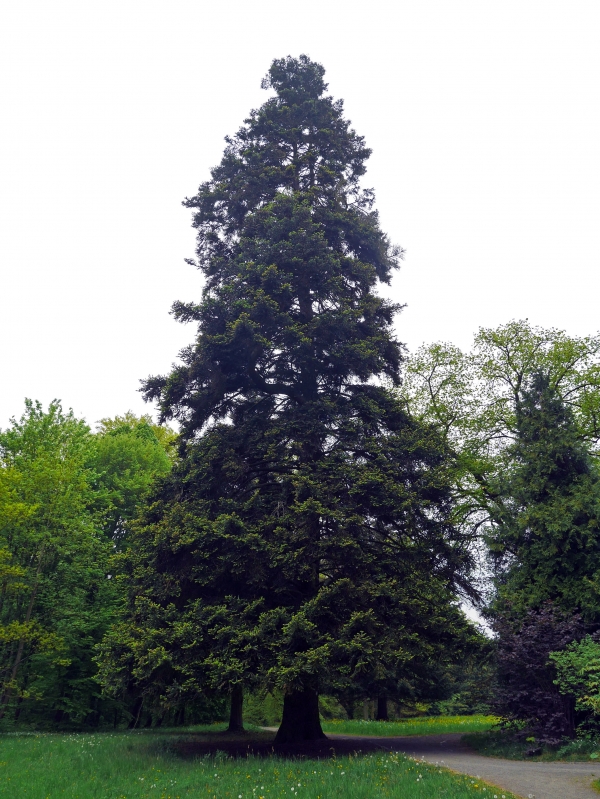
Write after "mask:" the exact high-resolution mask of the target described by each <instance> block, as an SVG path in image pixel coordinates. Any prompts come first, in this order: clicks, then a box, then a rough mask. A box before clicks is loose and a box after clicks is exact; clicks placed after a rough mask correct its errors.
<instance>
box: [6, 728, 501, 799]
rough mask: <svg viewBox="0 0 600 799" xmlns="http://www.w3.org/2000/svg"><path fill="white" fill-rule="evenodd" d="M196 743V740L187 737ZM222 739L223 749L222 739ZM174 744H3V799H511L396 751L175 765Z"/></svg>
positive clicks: (76, 739) (28, 740)
mask: <svg viewBox="0 0 600 799" xmlns="http://www.w3.org/2000/svg"><path fill="white" fill-rule="evenodd" d="M213 729H214V728H213ZM198 737H199V736H198V734H197V733H194V736H193V740H196V741H197V740H198ZM214 737H215V736H213V739H214ZM219 737H220V738H221V740H222V741H223V743H224V744H225V742H226V741H227V736H224V735H223V733H219ZM193 740H192V739H191V738H190V743H192V746H193ZM182 742H183V741H182ZM178 744H179V741H178V740H177V739H175V738H173V736H170V737H167V736H157V735H155V734H152V735H145V734H143V733H139V734H135V735H123V734H121V735H69V736H58V735H52V736H50V735H48V736H39V735H38V736H27V737H16V736H15V737H10V738H9V737H4V738H0V797H6V798H7V799H8V798H9V797H10V799H13V797H17V796H18V797H19V799H46V797H51V798H52V799H53V798H54V797H58V796H60V797H65V799H105V798H106V797H108V796H110V797H114V799H149V797H155V799H185V798H187V797H196V796H211V797H217V796H218V797H219V799H239V797H240V796H241V797H242V799H279V798H280V797H287V798H288V799H289V797H294V796H298V797H311V799H372V797H373V796H377V797H394V798H395V799H397V797H410V798H411V799H439V797H441V796H443V797H444V798H445V799H474V797H492V796H493V795H494V793H496V794H497V795H498V796H499V797H500V796H502V797H503V799H515V797H514V796H513V795H512V794H511V793H509V792H507V791H504V790H503V791H500V790H499V789H493V788H492V787H491V786H490V785H488V784H486V783H485V782H483V781H481V780H480V779H475V778H473V777H466V776H462V775H458V774H454V773H451V772H449V771H446V770H445V769H442V768H440V767H438V766H434V765H429V764H427V763H421V762H415V761H414V760H411V759H410V758H406V757H404V756H403V755H401V754H399V753H381V754H379V753H378V754H376V755H366V756H362V757H340V758H336V759H332V760H284V759H280V758H243V759H238V760H233V759H230V758H227V757H225V756H223V755H222V754H221V755H220V756H217V757H206V756H205V757H200V758H193V757H189V758H182V757H181V756H177V755H175V754H174V753H173V750H174V751H175V752H176V751H177V748H178Z"/></svg>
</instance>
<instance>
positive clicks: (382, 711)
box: [375, 696, 390, 721]
mask: <svg viewBox="0 0 600 799" xmlns="http://www.w3.org/2000/svg"><path fill="white" fill-rule="evenodd" d="M375 720H376V721H389V720H390V717H389V716H388V707H387V696H378V697H377V715H376V716H375Z"/></svg>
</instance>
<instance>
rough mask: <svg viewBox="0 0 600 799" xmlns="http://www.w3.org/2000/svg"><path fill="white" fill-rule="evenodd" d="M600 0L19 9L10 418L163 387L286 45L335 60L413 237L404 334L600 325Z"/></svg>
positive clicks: (392, 201)
mask: <svg viewBox="0 0 600 799" xmlns="http://www.w3.org/2000/svg"><path fill="white" fill-rule="evenodd" d="M599 23H600V3H598V1H597V0H593V1H590V2H584V1H582V0H564V2H552V0H544V2H542V1H541V0H538V1H537V2H531V1H528V0H518V2H513V1H512V0H502V1H501V2H500V1H497V2H493V1H491V0H485V1H484V0H439V1H436V0H406V1H405V2H402V1H400V2H395V3H392V2H381V1H380V0H370V2H354V1H353V0H319V1H318V2H316V1H315V0H303V2H301V3H291V2H288V1H287V0H279V1H278V2H274V1H272V0H254V1H253V2H247V0H246V2H241V0H229V2H226V3H225V2H221V3H219V2H216V0H211V2H208V1H207V0H168V2H167V1H166V0H164V1H163V2H155V1H154V0H143V1H142V0H118V1H117V0H102V2H99V1H97V0H72V1H69V0H52V2H48V0H18V2H12V3H11V2H6V3H4V4H3V6H2V10H1V11H0V82H1V84H0V103H1V105H0V109H1V118H2V122H1V125H0V269H1V282H0V298H1V304H0V380H1V390H0V427H4V426H6V424H7V423H8V419H9V417H10V416H12V415H17V416H18V415H20V413H21V411H22V408H23V398H24V397H26V396H28V397H31V398H34V399H40V400H42V401H43V402H44V403H47V402H48V401H49V400H51V399H52V398H54V397H59V398H61V399H62V401H63V404H64V405H65V406H66V407H73V409H74V410H75V412H76V413H77V414H78V415H82V416H85V417H86V418H87V420H88V422H89V423H90V424H93V423H94V422H95V421H96V420H97V419H99V418H101V417H103V416H110V415H114V414H117V413H122V412H124V411H126V410H127V409H132V410H134V411H136V412H144V411H147V410H148V406H146V405H144V404H143V402H142V400H141V397H140V395H139V393H138V391H137V389H138V386H139V380H140V378H144V377H146V376H147V375H149V374H157V373H163V372H165V371H167V370H168V369H169V366H170V364H171V363H172V362H173V360H174V359H175V358H176V355H177V352H178V350H179V349H180V348H181V347H182V346H184V345H185V344H186V343H188V342H189V341H190V340H191V339H192V338H193V334H194V331H193V328H192V327H184V326H181V325H178V324H176V323H175V322H174V321H173V320H172V319H171V317H170V316H169V314H168V311H169V308H170V305H171V303H172V302H173V301H174V300H175V299H181V300H194V299H198V298H199V296H200V288H201V280H200V275H199V273H197V272H196V271H195V270H194V269H193V268H192V267H189V266H188V265H186V264H185V263H184V261H183V259H184V258H185V257H189V256H192V255H193V251H194V231H193V229H192V228H191V227H190V213H189V211H187V210H186V209H184V208H183V207H182V206H181V204H180V202H181V200H182V199H183V197H185V196H186V195H191V194H193V193H195V191H196V189H197V186H198V185H199V183H200V182H201V181H203V180H205V179H206V178H207V177H208V174H209V169H210V168H211V167H212V166H214V165H215V164H216V163H218V161H219V160H220V156H221V153H222V150H223V136H225V135H226V134H228V133H233V132H235V131H236V130H237V128H238V127H239V125H240V124H241V122H242V120H243V119H244V118H245V116H246V115H247V112H248V111H249V109H250V108H253V107H256V106H258V105H259V104H261V103H262V102H264V100H265V99H266V96H267V95H266V93H265V92H263V91H261V89H260V80H261V78H262V77H263V75H264V74H265V72H266V71H267V69H268V67H269V64H270V62H271V60H272V59H273V58H275V57H281V56H284V55H288V54H291V55H298V54H300V53H302V52H305V53H307V54H308V55H310V56H311V57H312V58H313V59H316V60H318V61H320V62H321V63H323V64H324V66H325V67H326V69H327V80H328V81H329V88H330V92H331V93H332V94H333V95H334V96H335V97H343V98H344V99H345V101H346V111H347V115H348V117H349V118H350V119H352V121H353V124H354V126H355V128H356V129H357V131H358V132H359V133H361V134H363V135H365V136H366V139H367V143H368V145H369V146H370V147H372V148H373V156H372V158H371V160H370V168H369V172H368V175H367V181H366V183H367V185H371V186H373V187H374V188H375V190H376V193H377V205H378V208H379V210H380V213H381V220H382V227H383V228H384V230H386V231H387V232H388V234H389V235H390V237H391V239H392V240H393V241H394V242H396V243H398V244H401V245H402V246H403V247H405V248H406V251H407V252H406V260H405V262H404V265H403V268H402V270H401V272H400V273H399V274H398V275H397V277H396V278H395V282H394V286H393V295H394V296H395V297H396V298H397V299H398V301H401V302H405V303H407V304H408V307H407V308H406V310H405V311H404V312H403V313H402V314H401V316H400V317H399V319H398V324H397V329H398V334H399V337H400V339H401V340H402V341H405V342H406V343H407V344H408V346H409V347H410V348H411V349H415V348H416V347H417V346H419V345H420V344H421V343H423V342H431V341H435V340H439V339H444V340H449V341H453V342H455V343H456V344H458V345H459V346H463V347H467V346H468V345H469V342H470V339H471V336H472V334H473V333H474V332H475V331H476V329H477V328H478V327H479V326H495V325H498V324H501V323H503V322H507V321H509V320H510V319H512V318H522V317H528V318H529V320H530V321H531V322H532V323H534V324H539V325H543V326H555V327H560V328H563V329H566V330H567V331H568V332H570V333H572V334H576V335H585V334H588V333H592V332H595V331H596V330H597V329H598V328H599V327H600V322H599V315H598V299H599V297H598V294H599V292H598V288H599V284H600V276H599V275H600V271H599V270H598V253H599V251H600V225H599V212H600V104H599V99H600V97H599V95H600V47H599V45H598V42H599V40H600V24H599Z"/></svg>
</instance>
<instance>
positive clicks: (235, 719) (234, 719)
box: [227, 683, 245, 732]
mask: <svg viewBox="0 0 600 799" xmlns="http://www.w3.org/2000/svg"><path fill="white" fill-rule="evenodd" d="M243 706H244V689H243V688H242V686H241V685H240V683H237V684H236V685H234V686H233V688H232V689H231V705H230V707H229V727H227V732H245V730H244V716H243Z"/></svg>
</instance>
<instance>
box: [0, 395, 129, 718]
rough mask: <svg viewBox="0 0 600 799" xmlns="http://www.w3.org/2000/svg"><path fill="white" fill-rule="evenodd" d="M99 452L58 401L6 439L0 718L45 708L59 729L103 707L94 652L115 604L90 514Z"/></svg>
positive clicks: (0, 492)
mask: <svg viewBox="0 0 600 799" xmlns="http://www.w3.org/2000/svg"><path fill="white" fill-rule="evenodd" d="M92 447H93V438H92V436H91V434H90V431H89V429H88V427H87V426H86V425H85V423H84V422H82V421H80V420H78V419H76V418H75V417H74V416H73V414H72V413H71V412H69V413H64V412H63V411H62V409H61V407H60V404H59V403H57V402H54V403H52V404H51V405H50V407H49V409H48V411H47V412H44V410H43V409H42V407H41V405H40V404H39V403H32V402H31V401H26V409H25V413H24V414H23V416H22V417H21V419H20V420H19V421H15V420H12V425H11V427H9V428H8V429H7V430H5V431H2V432H1V433H0V486H1V488H0V496H2V499H3V501H2V504H1V507H0V552H1V565H0V574H1V577H2V600H1V608H0V625H1V626H0V632H1V639H0V687H1V691H2V695H1V699H0V714H1V715H5V713H6V711H7V710H8V708H9V707H10V706H14V707H15V708H16V712H17V713H19V712H21V710H22V703H23V700H27V699H31V700H32V701H33V700H35V699H40V700H42V703H43V704H41V707H44V708H45V709H46V711H47V710H48V707H49V706H50V707H51V709H52V714H51V715H54V716H55V717H56V719H57V720H58V719H59V718H60V717H62V715H63V714H64V713H70V714H71V716H72V717H73V718H78V719H79V720H82V717H85V716H87V715H88V714H89V712H90V710H91V703H92V702H93V699H94V698H98V695H99V690H98V686H97V684H96V683H94V682H93V680H92V671H91V669H90V667H93V664H92V663H91V654H92V646H93V643H95V642H97V641H98V640H99V639H100V638H101V636H102V634H103V632H104V630H105V629H106V627H107V626H108V622H109V620H110V615H111V612H112V607H113V605H114V595H113V588H112V585H111V583H110V582H109V581H108V580H107V566H108V557H109V555H110V544H109V542H108V541H107V540H106V538H105V537H104V536H103V535H102V534H101V531H100V529H99V526H98V525H97V523H96V518H95V516H94V514H93V512H92V511H91V510H90V508H91V507H92V506H93V505H94V501H95V491H94V488H93V485H92V479H91V477H92V476H91V474H90V472H89V469H88V467H87V461H88V459H89V457H90V453H91V450H92ZM83 650H86V651H87V666H86V664H85V663H84V662H83V661H85V660H86V658H85V657H83V660H82V651H83ZM75 683H77V685H78V687H79V688H78V692H77V691H75V690H74V685H75ZM84 683H85V688H83V684H84ZM76 693H78V695H77V696H76ZM83 694H85V696H83ZM15 702H16V706H15ZM29 706H31V702H29Z"/></svg>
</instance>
